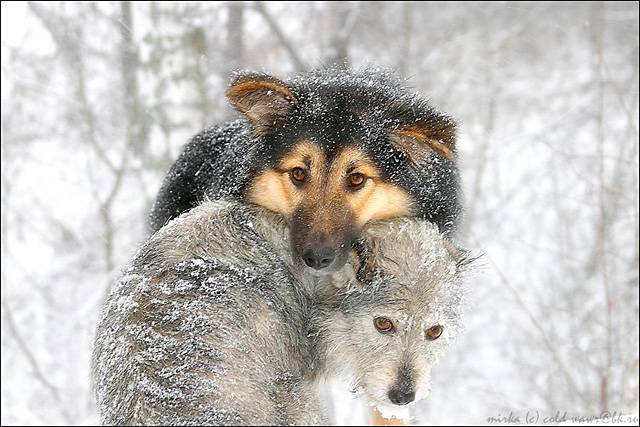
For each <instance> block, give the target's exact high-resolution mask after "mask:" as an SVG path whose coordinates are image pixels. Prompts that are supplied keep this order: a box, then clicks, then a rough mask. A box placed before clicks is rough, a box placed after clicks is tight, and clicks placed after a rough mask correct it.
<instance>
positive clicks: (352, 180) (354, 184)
mask: <svg viewBox="0 0 640 427" xmlns="http://www.w3.org/2000/svg"><path fill="white" fill-rule="evenodd" d="M347 180H348V182H349V187H351V188H360V187H362V184H364V182H365V181H366V180H367V178H366V177H365V176H364V175H363V174H361V173H360V172H356V173H352V174H351V175H349V177H348V179H347Z"/></svg>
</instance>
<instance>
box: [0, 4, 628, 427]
mask: <svg viewBox="0 0 640 427" xmlns="http://www.w3.org/2000/svg"><path fill="white" fill-rule="evenodd" d="M638 30H639V29H638V3H637V2H628V3H609V2H606V3H601V2H595V3H580V4H577V3H478V4H476V3H412V2H395V3H391V2H390V3H386V2H335V3H309V2H303V3H293V2H290V3H271V2H270V3H263V2H246V3H236V2H215V3H191V2H180V3H165V2H150V3H129V2H122V3H110V2H100V3H72V2H68V3H65V2H63V3H53V4H49V3H28V4H27V3H7V2H3V3H2V406H1V413H2V424H61V423H62V424H85V423H95V422H96V421H97V419H96V415H95V409H94V403H93V397H92V395H91V393H90V384H89V355H90V349H91V341H92V335H93V331H94V328H95V325H96V320H97V316H98V312H99V308H100V306H101V303H102V301H103V298H104V296H105V293H106V292H107V289H108V288H109V286H110V285H111V283H112V282H113V281H114V279H115V278H116V277H117V276H118V274H119V271H120V268H121V267H122V266H123V265H124V264H125V263H126V262H127V260H129V259H130V258H131V257H132V255H133V254H134V252H135V250H136V248H137V247H138V245H139V244H140V243H141V242H142V241H143V240H144V238H145V236H147V233H148V231H147V228H146V224H147V223H146V215H147V213H148V212H149V210H150V207H151V203H152V201H153V199H154V196H155V194H156V191H157V189H158V188H159V185H160V182H161V179H162V178H163V176H164V174H165V172H166V171H167V169H168V167H169V166H170V164H171V163H172V161H173V160H174V159H175V158H176V156H177V155H178V154H179V152H180V150H181V147H182V146H183V144H185V142H186V141H187V139H188V138H189V137H190V136H191V135H193V134H195V133H196V132H198V131H199V130H201V129H202V128H203V127H205V126H208V125H210V124H213V123H216V122H219V121H222V120H225V119H228V118H230V117H232V116H233V115H234V113H233V111H232V110H231V108H230V107H229V106H228V104H227V101H226V99H225V98H224V90H225V87H226V84H227V82H228V77H229V73H230V72H231V70H234V69H237V68H249V69H253V70H259V71H265V72H269V73H272V74H275V75H277V76H280V77H286V76H288V75H290V74H291V73H293V72H296V71H301V70H306V69H309V68H313V67H317V66H321V65H326V64H333V63H346V64H348V65H349V66H351V67H355V68H361V67H363V66H369V65H373V66H380V67H386V68H391V69H394V70H396V71H397V73H398V74H399V75H401V76H403V77H405V78H407V84H408V85H410V86H413V87H415V88H416V89H418V90H419V91H421V92H422V93H423V94H425V95H426V96H428V97H429V98H430V99H431V100H432V102H433V104H434V105H436V106H437V107H438V108H439V109H441V110H442V111H445V112H447V113H449V114H451V115H453V116H454V117H456V118H457V119H458V120H459V121H460V123H461V126H460V139H459V152H460V157H461V168H462V177H463V180H464V189H465V196H466V222H465V226H464V229H463V233H462V237H463V239H462V240H463V241H464V242H465V243H466V245H467V246H468V247H470V248H473V249H476V250H479V251H485V252H486V255H485V256H484V258H483V262H482V264H483V268H482V269H481V271H480V273H479V275H478V276H477V277H475V278H474V280H473V281H472V282H471V283H470V284H469V287H470V288H471V291H472V292H471V296H470V304H469V309H468V310H467V312H468V314H467V317H466V324H467V332H466V334H465V335H464V336H463V337H462V338H461V339H460V340H459V341H458V343H457V345H455V346H454V347H453V348H452V349H451V351H449V353H448V354H447V356H446V357H444V359H443V360H442V362H441V363H440V364H439V365H438V366H436V368H435V369H434V383H433V391H432V394H431V395H430V397H429V398H428V399H427V400H426V401H424V402H423V403H421V404H420V406H419V407H418V408H416V410H415V411H414V414H415V415H416V417H417V420H418V421H421V422H428V423H448V422H457V423H462V422H471V423H481V422H484V421H486V420H487V417H490V416H493V417H498V416H508V415H509V414H510V413H512V414H513V415H520V416H523V415H524V413H525V411H527V410H537V411H539V412H540V413H541V415H546V414H548V415H553V414H554V413H555V412H556V411H560V412H563V411H566V412H567V413H568V414H569V415H582V416H592V415H596V416H597V415H599V414H600V413H601V412H602V411H611V412H613V411H618V412H623V413H631V414H637V413H638V402H639V391H638V390H639V385H638V374H639V359H638V345H639V343H638V335H639V331H638V318H639V307H638V297H639V295H638V121H639V112H638V111H639V110H638V108H639V105H638V79H639V78H638V60H639V57H638V32H639V31H638ZM344 402H346V403H344ZM345 405H346V406H345ZM338 409H339V411H338V412H340V413H341V415H340V416H342V417H343V418H342V420H343V421H344V420H347V421H349V420H350V419H353V417H354V416H355V415H354V414H355V412H354V411H353V410H352V409H351V408H350V406H349V401H348V400H344V399H343V406H342V407H341V408H338ZM349 417H351V418H349Z"/></svg>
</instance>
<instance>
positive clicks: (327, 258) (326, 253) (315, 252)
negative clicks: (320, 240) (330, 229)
mask: <svg viewBox="0 0 640 427" xmlns="http://www.w3.org/2000/svg"><path fill="white" fill-rule="evenodd" d="M335 256H336V253H335V251H334V250H333V249H332V248H331V247H330V246H326V245H322V244H317V243H312V244H310V245H309V246H307V247H306V249H305V250H304V252H303V253H302V259H303V260H304V263H305V264H307V265H308V266H309V267H311V268H315V269H316V270H321V269H323V268H326V267H328V266H329V264H331V262H333V259H334V258H335Z"/></svg>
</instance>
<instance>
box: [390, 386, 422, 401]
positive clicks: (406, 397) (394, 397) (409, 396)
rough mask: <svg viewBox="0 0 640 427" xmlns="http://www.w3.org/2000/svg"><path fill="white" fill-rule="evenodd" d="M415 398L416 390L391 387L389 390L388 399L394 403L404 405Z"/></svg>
mask: <svg viewBox="0 0 640 427" xmlns="http://www.w3.org/2000/svg"><path fill="white" fill-rule="evenodd" d="M415 398H416V392H415V391H413V390H410V389H405V388H395V387H394V388H392V389H391V391H389V400H390V401H391V403H394V404H396V405H406V404H407V403H411V402H413V401H414V399H415Z"/></svg>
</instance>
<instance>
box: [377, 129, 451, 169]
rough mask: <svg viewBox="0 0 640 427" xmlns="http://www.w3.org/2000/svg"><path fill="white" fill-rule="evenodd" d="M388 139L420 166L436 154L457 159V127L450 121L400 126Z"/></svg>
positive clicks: (391, 132)
mask: <svg viewBox="0 0 640 427" xmlns="http://www.w3.org/2000/svg"><path fill="white" fill-rule="evenodd" d="M388 137H389V142H390V143H391V145H393V146H394V147H395V148H396V149H398V150H400V151H402V152H403V153H405V154H406V155H407V156H408V157H409V160H411V162H412V163H414V164H416V165H418V166H422V165H424V164H425V163H427V162H428V161H429V158H430V157H431V156H432V155H434V154H436V155H439V156H441V157H444V158H445V159H447V160H453V159H454V158H455V141H456V126H455V123H454V122H453V121H452V120H449V119H444V120H438V121H436V122H434V123H430V122H416V123H411V124H404V125H400V126H398V127H397V128H395V129H392V130H390V131H389V132H388Z"/></svg>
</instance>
